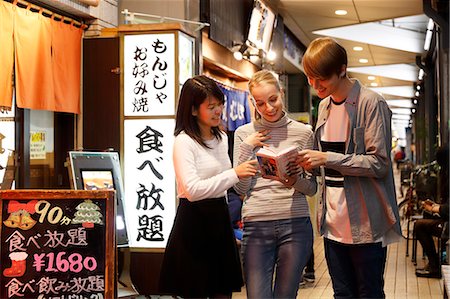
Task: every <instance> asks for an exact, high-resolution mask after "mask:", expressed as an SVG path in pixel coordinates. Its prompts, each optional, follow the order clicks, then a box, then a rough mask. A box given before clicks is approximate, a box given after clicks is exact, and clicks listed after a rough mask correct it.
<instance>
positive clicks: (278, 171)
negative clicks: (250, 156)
mask: <svg viewBox="0 0 450 299" xmlns="http://www.w3.org/2000/svg"><path fill="white" fill-rule="evenodd" d="M297 152H298V149H297V147H296V146H290V147H288V148H286V149H283V150H280V151H276V150H275V149H274V148H271V147H263V148H261V149H260V150H259V151H257V152H256V158H257V159H258V163H259V168H260V170H261V175H262V177H264V178H267V179H273V180H278V181H284V180H286V179H287V177H288V173H287V172H288V169H289V162H294V161H295V159H296V157H297Z"/></svg>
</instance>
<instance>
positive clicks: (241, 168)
mask: <svg viewBox="0 0 450 299" xmlns="http://www.w3.org/2000/svg"><path fill="white" fill-rule="evenodd" d="M257 165H258V160H256V159H255V160H250V161H245V162H244V163H242V164H239V165H238V166H236V167H235V168H234V171H236V175H237V176H238V178H240V179H242V178H247V177H252V176H254V175H255V174H256V172H257V171H258V167H257Z"/></svg>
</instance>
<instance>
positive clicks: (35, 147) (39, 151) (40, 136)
mask: <svg viewBox="0 0 450 299" xmlns="http://www.w3.org/2000/svg"><path fill="white" fill-rule="evenodd" d="M45 154H46V149H45V131H34V132H30V159H31V160H36V159H45Z"/></svg>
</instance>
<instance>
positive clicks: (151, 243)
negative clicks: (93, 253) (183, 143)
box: [124, 119, 176, 248]
mask: <svg viewBox="0 0 450 299" xmlns="http://www.w3.org/2000/svg"><path fill="white" fill-rule="evenodd" d="M174 128H175V120H174V119H127V120H125V122H124V131H125V132H126V134H125V137H124V150H125V151H124V154H125V157H126V163H125V165H124V186H125V198H126V202H125V219H126V220H127V228H128V238H129V243H130V247H144V248H164V247H165V246H166V243H167V239H168V237H169V234H170V231H171V230H172V225H173V220H174V218H175V209H176V207H175V203H176V200H175V199H176V190H175V172H174V169H173V162H172V161H173V160H172V151H173V149H172V148H173V143H174V135H173V131H174Z"/></svg>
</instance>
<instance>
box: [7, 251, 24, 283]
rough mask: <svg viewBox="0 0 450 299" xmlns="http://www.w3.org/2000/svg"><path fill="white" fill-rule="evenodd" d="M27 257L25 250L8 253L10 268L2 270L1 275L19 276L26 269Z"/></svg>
mask: <svg viewBox="0 0 450 299" xmlns="http://www.w3.org/2000/svg"><path fill="white" fill-rule="evenodd" d="M27 257H28V253H26V252H12V253H10V254H9V258H10V259H11V261H12V265H11V268H6V269H5V270H3V275H4V276H6V277H21V276H22V275H24V274H25V271H26V270H27Z"/></svg>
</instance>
